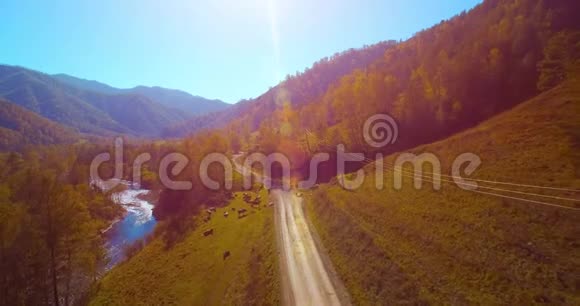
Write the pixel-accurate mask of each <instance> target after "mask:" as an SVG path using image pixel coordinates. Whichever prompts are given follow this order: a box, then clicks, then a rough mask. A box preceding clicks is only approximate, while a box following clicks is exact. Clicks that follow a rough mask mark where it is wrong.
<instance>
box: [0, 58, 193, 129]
mask: <svg viewBox="0 0 580 306" xmlns="http://www.w3.org/2000/svg"><path fill="white" fill-rule="evenodd" d="M0 97H3V98H5V99H7V100H9V101H11V102H13V103H15V104H17V105H20V106H22V107H24V108H27V109H29V110H31V111H33V112H35V113H37V114H39V115H41V116H43V117H45V118H48V119H50V120H52V121H55V122H58V123H60V124H63V125H66V126H69V127H72V128H75V129H77V130H78V131H80V132H84V133H92V134H98V135H112V134H119V133H124V134H129V135H134V136H148V137H151V136H159V134H160V132H161V131H162V130H163V129H164V128H166V127H167V126H170V125H172V124H175V123H176V122H179V121H181V120H183V119H185V118H186V117H187V116H186V115H184V114H183V112H181V111H179V110H177V109H172V108H168V107H165V106H163V105H161V104H159V103H156V102H155V101H152V100H151V99H149V98H147V97H144V96H141V95H135V94H112V95H111V94H103V93H98V92H95V91H88V90H83V89H79V88H77V87H74V86H71V85H68V84H65V83H62V82H60V81H58V80H57V79H55V78H53V77H51V76H49V75H47V74H43V73H40V72H36V71H33V70H29V69H25V68H21V67H14V66H0Z"/></svg>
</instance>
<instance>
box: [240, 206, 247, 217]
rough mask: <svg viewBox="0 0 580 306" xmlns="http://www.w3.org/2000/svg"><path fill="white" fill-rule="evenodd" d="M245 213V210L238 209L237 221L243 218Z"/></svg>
mask: <svg viewBox="0 0 580 306" xmlns="http://www.w3.org/2000/svg"><path fill="white" fill-rule="evenodd" d="M247 212H248V211H247V210H246V209H245V208H240V209H238V219H241V218H243V217H245V216H246V213H247Z"/></svg>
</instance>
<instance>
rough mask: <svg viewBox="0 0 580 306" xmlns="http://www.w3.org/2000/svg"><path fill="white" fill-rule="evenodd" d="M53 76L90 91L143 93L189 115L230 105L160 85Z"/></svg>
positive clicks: (60, 75) (208, 111)
mask: <svg viewBox="0 0 580 306" xmlns="http://www.w3.org/2000/svg"><path fill="white" fill-rule="evenodd" d="M53 77H54V78H56V79H58V80H59V81H61V82H63V83H67V84H70V85H72V86H75V87H77V88H81V89H85V90H89V91H94V92H99V93H104V94H109V95H112V94H131V95H141V96H144V97H147V98H149V99H151V100H153V101H155V102H157V103H159V104H162V105H164V106H166V107H168V108H173V109H178V110H180V111H183V112H186V113H187V114H188V115H189V116H194V115H203V114H207V113H211V112H215V111H219V110H223V109H226V108H227V107H229V106H230V105H229V104H227V103H225V102H223V101H220V100H217V99H213V100H211V99H206V98H203V97H200V96H194V95H191V94H189V93H187V92H184V91H181V90H176V89H167V88H163V87H159V86H154V87H148V86H137V87H134V88H126V89H121V88H115V87H112V86H109V85H107V84H104V83H100V82H97V81H92V80H85V79H81V78H77V77H74V76H70V75H67V74H55V75H53Z"/></svg>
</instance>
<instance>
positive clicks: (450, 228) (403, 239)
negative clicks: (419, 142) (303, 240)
mask: <svg viewBox="0 0 580 306" xmlns="http://www.w3.org/2000/svg"><path fill="white" fill-rule="evenodd" d="M579 97H580V82H576V81H573V82H572V81H571V82H568V83H567V84H565V85H563V86H560V87H557V88H555V89H553V90H551V91H548V92H546V93H544V94H542V95H540V96H538V97H536V98H534V99H531V100H530V101H527V102H525V103H523V104H521V105H519V106H517V107H516V108H514V109H512V110H510V111H508V112H506V113H503V114H501V115H499V116H497V117H494V118H493V119H491V120H489V121H487V122H484V123H483V124H481V125H479V126H477V127H476V128H473V129H470V130H467V131H465V132H463V133H460V134H458V135H455V136H453V137H451V138H449V139H446V140H443V141H440V142H436V143H433V144H429V145H425V146H421V147H418V148H416V149H414V150H411V152H414V153H420V152H432V153H434V154H436V155H437V156H438V157H439V158H440V159H441V163H442V171H443V173H444V174H447V175H450V169H451V163H452V161H453V159H454V158H455V157H456V156H458V155H459V154H460V153H464V152H473V153H477V154H478V155H479V156H480V157H481V159H482V164H481V166H480V167H479V169H478V170H477V171H476V172H475V173H474V175H473V176H471V177H476V178H480V179H491V180H500V181H515V182H521V183H527V184H534V185H544V186H563V187H569V188H576V189H580V99H579ZM403 132H404V131H401V133H403ZM395 158H396V154H395V155H393V156H389V157H387V158H386V159H385V164H387V163H393V162H394V160H395ZM365 170H366V171H367V172H368V173H369V174H368V175H367V177H366V180H365V184H364V185H363V186H362V187H361V188H360V189H358V190H356V191H346V190H343V189H342V188H340V187H339V186H337V185H333V184H330V185H325V186H321V187H320V188H319V189H318V190H315V191H311V192H306V194H305V197H306V198H307V212H308V214H309V216H310V217H309V218H310V219H311V220H312V222H313V224H314V225H315V227H316V230H317V232H318V234H319V236H320V237H321V239H322V241H323V243H324V246H325V248H326V249H327V250H328V253H329V256H330V258H331V260H332V261H333V263H334V265H335V268H336V270H337V272H338V274H339V276H340V277H341V278H342V280H343V282H344V284H345V286H346V287H347V289H348V290H349V292H350V294H351V297H352V300H353V304H355V305H381V304H389V305H392V304H423V303H429V304H459V305H465V304H483V305H498V304H503V305H506V304H511V305H514V304H516V305H530V304H541V303H549V304H555V305H564V304H568V305H572V304H575V305H579V304H580V294H579V293H578V292H579V291H578V284H579V278H578V275H580V241H579V239H580V238H579V237H580V228H579V224H580V212H578V211H571V210H564V209H560V208H554V207H547V206H542V205H537V204H532V203H524V202H520V201H516V200H511V199H505V198H497V197H492V196H489V195H483V194H477V193H474V192H470V191H464V190H461V189H459V188H458V187H456V186H455V185H454V184H448V183H442V188H441V190H439V191H435V190H433V187H432V184H431V183H427V182H426V181H425V182H424V186H423V188H422V189H420V190H416V189H415V188H414V187H413V184H412V179H411V178H405V179H404V180H403V182H404V185H403V188H402V190H395V189H394V188H393V172H392V171H386V172H385V181H386V183H385V189H384V190H382V191H378V190H376V189H375V182H374V166H373V165H370V166H368V167H367V168H366V169H365ZM408 170H411V169H410V168H408ZM427 171H429V170H427ZM371 173H372V174H371ZM480 184H481V185H483V183H480ZM486 186H491V185H489V184H487V185H486ZM494 187H499V188H509V189H516V188H515V187H514V186H502V185H499V186H494ZM480 190H481V191H490V190H483V189H480ZM518 190H522V191H526V192H534V193H543V194H549V195H556V194H557V195H559V196H563V197H572V198H576V199H579V198H580V194H578V193H566V192H558V193H554V192H549V191H547V190H535V189H521V188H519V189H518ZM490 192H498V191H490ZM498 193H501V192H498ZM503 194H506V195H509V196H519V197H522V195H518V194H509V193H503ZM523 197H526V198H529V199H534V200H538V201H545V202H552V203H558V204H562V205H568V206H574V205H575V207H580V206H579V205H578V202H566V201H561V200H554V199H546V198H537V197H535V198H534V197H531V196H523Z"/></svg>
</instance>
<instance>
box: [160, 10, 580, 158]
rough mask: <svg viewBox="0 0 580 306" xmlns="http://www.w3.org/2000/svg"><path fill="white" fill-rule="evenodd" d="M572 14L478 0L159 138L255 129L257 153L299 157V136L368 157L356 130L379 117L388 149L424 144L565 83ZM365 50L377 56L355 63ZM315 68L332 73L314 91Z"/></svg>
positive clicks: (245, 139) (244, 134)
mask: <svg viewBox="0 0 580 306" xmlns="http://www.w3.org/2000/svg"><path fill="white" fill-rule="evenodd" d="M579 9H580V7H579V4H578V2H575V1H568V0H556V1H536V0H523V1H515V0H508V1H496V0H486V1H484V2H483V3H482V4H480V5H478V6H476V7H475V8H473V9H472V10H470V11H468V12H464V13H461V14H460V15H458V16H455V17H453V18H451V19H450V20H448V21H443V22H441V23H440V24H438V25H435V26H434V27H432V28H430V29H427V30H424V31H421V32H419V33H417V34H416V35H415V36H414V37H412V38H411V39H409V40H407V41H404V42H401V43H397V44H395V43H390V44H389V43H387V44H383V45H378V46H373V47H370V48H363V49H361V50H353V51H350V52H348V53H347V54H348V55H344V56H342V57H341V56H339V57H337V58H335V60H329V61H322V63H323V65H315V66H314V67H313V68H312V69H310V70H308V71H307V72H305V73H304V74H302V75H298V76H296V77H293V78H290V79H289V80H287V81H285V82H282V83H281V84H280V85H278V86H276V87H274V88H272V89H271V90H270V91H268V92H267V93H266V94H264V95H263V96H261V97H259V98H257V99H255V100H251V101H245V102H242V103H240V104H239V105H237V106H236V107H233V108H231V109H229V110H226V111H224V112H220V113H218V114H212V115H211V116H203V117H199V118H196V119H195V120H194V121H190V122H186V123H184V124H180V125H178V126H176V127H174V128H172V129H170V130H169V131H168V135H173V136H177V135H183V134H184V133H186V132H191V131H195V130H198V129H199V128H212V127H216V126H222V125H224V124H226V123H228V122H229V124H227V125H226V126H225V130H226V131H227V132H228V133H230V134H236V135H238V138H239V139H240V141H241V142H242V143H243V144H244V143H245V144H249V143H251V142H252V139H251V137H253V136H252V132H253V131H259V132H260V133H259V137H258V139H257V140H258V142H259V148H258V149H259V150H262V151H275V150H279V149H280V147H281V146H282V143H284V142H285V141H287V140H289V141H293V142H299V143H302V144H303V149H304V150H306V144H305V143H306V140H305V137H304V135H305V133H306V131H311V132H312V133H313V134H314V135H313V136H314V137H313V138H312V139H310V140H309V142H310V144H309V145H310V147H311V148H310V149H311V150H314V151H316V150H317V149H319V147H317V146H316V142H318V141H319V142H321V143H323V144H324V145H335V144H338V143H343V144H345V145H346V146H347V148H350V149H351V150H357V151H361V150H362V151H372V150H374V148H369V147H366V146H365V145H364V141H363V139H362V127H363V123H364V121H365V120H366V119H367V118H368V117H369V116H371V115H373V114H376V113H388V114H390V115H391V116H392V117H394V119H395V120H396V121H397V122H398V126H399V130H401V133H400V137H399V140H398V141H397V144H396V145H395V146H392V147H389V148H388V149H389V150H400V149H405V148H410V147H413V146H416V145H418V144H422V143H428V142H431V141H434V140H437V139H441V138H443V137H447V136H449V135H452V134H453V133H456V132H459V131H461V130H463V129H465V128H468V127H472V126H474V125H476V124H477V123H478V122H481V121H483V120H485V119H487V118H490V117H491V116H493V115H495V114H497V113H499V112H502V111H504V110H506V109H509V108H511V107H513V106H514V105H516V104H518V103H521V102H523V101H525V100H526V99H528V98H530V97H533V96H534V95H536V94H538V93H539V92H541V91H544V90H546V89H549V88H551V87H553V86H554V85H556V84H558V83H559V82H560V81H561V80H562V79H564V78H565V76H566V73H567V72H566V71H568V70H569V69H570V67H571V66H574V65H577V58H578V57H579V54H580V48H579V46H578V45H577V41H578V38H579V37H580V35H579V34H578V33H579V32H578V30H579V29H580V22H579V21H578V18H576V16H575V14H574V13H572V12H576V11H578V10H579ZM373 50H374V51H373ZM368 52H371V53H372V54H373V55H376V56H364V55H362V54H365V53H368ZM377 54H378V55H377ZM352 57H354V58H364V59H365V61H359V62H358V63H359V64H358V65H352V66H349V68H350V69H351V70H352V71H350V72H349V71H348V69H345V70H342V71H341V72H342V73H343V74H340V73H339V74H336V71H335V70H334V67H335V66H336V65H338V64H340V63H343V62H342V61H341V59H345V61H346V62H348V61H349V60H346V58H352ZM321 67H324V70H323V71H333V73H334V74H333V77H325V78H321V79H322V80H324V81H325V82H319V83H317V82H315V80H318V78H317V76H319V75H321V73H320V71H321V70H322V68H321ZM357 68H358V69H357ZM314 84H317V85H320V86H314ZM309 85H310V86H309ZM240 136H241V137H240ZM313 143H314V148H313Z"/></svg>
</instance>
